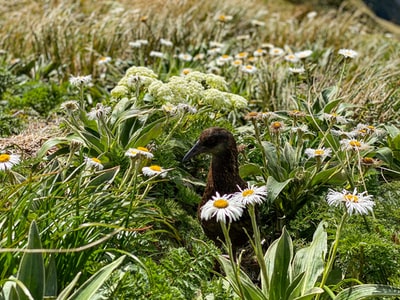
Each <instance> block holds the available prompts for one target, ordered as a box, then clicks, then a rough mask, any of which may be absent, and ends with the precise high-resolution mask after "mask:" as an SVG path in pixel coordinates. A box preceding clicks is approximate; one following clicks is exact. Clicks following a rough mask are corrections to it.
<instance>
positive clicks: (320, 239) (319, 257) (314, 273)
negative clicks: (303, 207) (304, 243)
mask: <svg viewBox="0 0 400 300" xmlns="http://www.w3.org/2000/svg"><path fill="white" fill-rule="evenodd" d="M326 226H327V224H326V222H321V223H320V224H319V225H318V228H317V230H316V231H315V233H314V236H313V240H312V242H311V244H310V245H309V246H308V247H306V248H302V249H300V250H299V251H297V253H296V255H295V257H294V260H293V276H298V275H300V274H303V276H302V278H301V280H300V282H299V284H298V286H297V287H296V288H295V289H294V290H293V291H292V293H291V294H290V297H289V299H295V298H296V297H299V296H304V295H306V294H307V292H308V291H310V290H311V289H312V288H313V287H314V286H315V283H316V282H317V280H318V278H319V276H320V275H321V274H322V272H323V270H324V264H325V256H326V253H327V250H328V243H327V238H328V237H327V233H326V229H325V228H326Z"/></svg>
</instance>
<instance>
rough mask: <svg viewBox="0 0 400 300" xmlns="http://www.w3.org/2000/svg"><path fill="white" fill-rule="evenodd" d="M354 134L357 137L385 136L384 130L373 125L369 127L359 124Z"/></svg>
mask: <svg viewBox="0 0 400 300" xmlns="http://www.w3.org/2000/svg"><path fill="white" fill-rule="evenodd" d="M352 132H353V133H354V135H355V136H370V135H375V136H378V137H381V136H383V135H385V131H384V130H382V129H378V128H376V127H375V126H373V125H367V124H357V127H356V128H355V130H353V131H352Z"/></svg>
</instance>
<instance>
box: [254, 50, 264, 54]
mask: <svg viewBox="0 0 400 300" xmlns="http://www.w3.org/2000/svg"><path fill="white" fill-rule="evenodd" d="M256 53H258V54H263V53H264V50H263V49H257V50H256Z"/></svg>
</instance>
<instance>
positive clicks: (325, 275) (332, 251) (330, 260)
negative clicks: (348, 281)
mask: <svg viewBox="0 0 400 300" xmlns="http://www.w3.org/2000/svg"><path fill="white" fill-rule="evenodd" d="M347 216H348V213H347V211H346V212H345V213H344V214H343V216H342V219H341V220H340V223H339V226H338V228H337V230H336V237H335V240H334V241H333V243H332V247H331V249H330V251H329V257H328V263H327V265H326V267H325V270H324V273H323V275H322V280H321V283H320V285H319V287H320V288H324V286H325V283H326V281H327V279H328V276H329V273H330V272H331V270H332V267H333V263H334V261H335V257H336V253H337V249H338V246H339V239H340V234H341V232H342V229H343V225H344V222H345V221H346V218H347ZM320 296H321V294H318V295H317V296H316V297H315V299H316V300H318V299H319V298H320Z"/></svg>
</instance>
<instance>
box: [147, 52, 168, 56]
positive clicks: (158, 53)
mask: <svg viewBox="0 0 400 300" xmlns="http://www.w3.org/2000/svg"><path fill="white" fill-rule="evenodd" d="M149 55H150V56H151V57H158V58H166V57H167V56H166V55H165V54H164V53H162V52H160V51H150V54H149Z"/></svg>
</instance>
